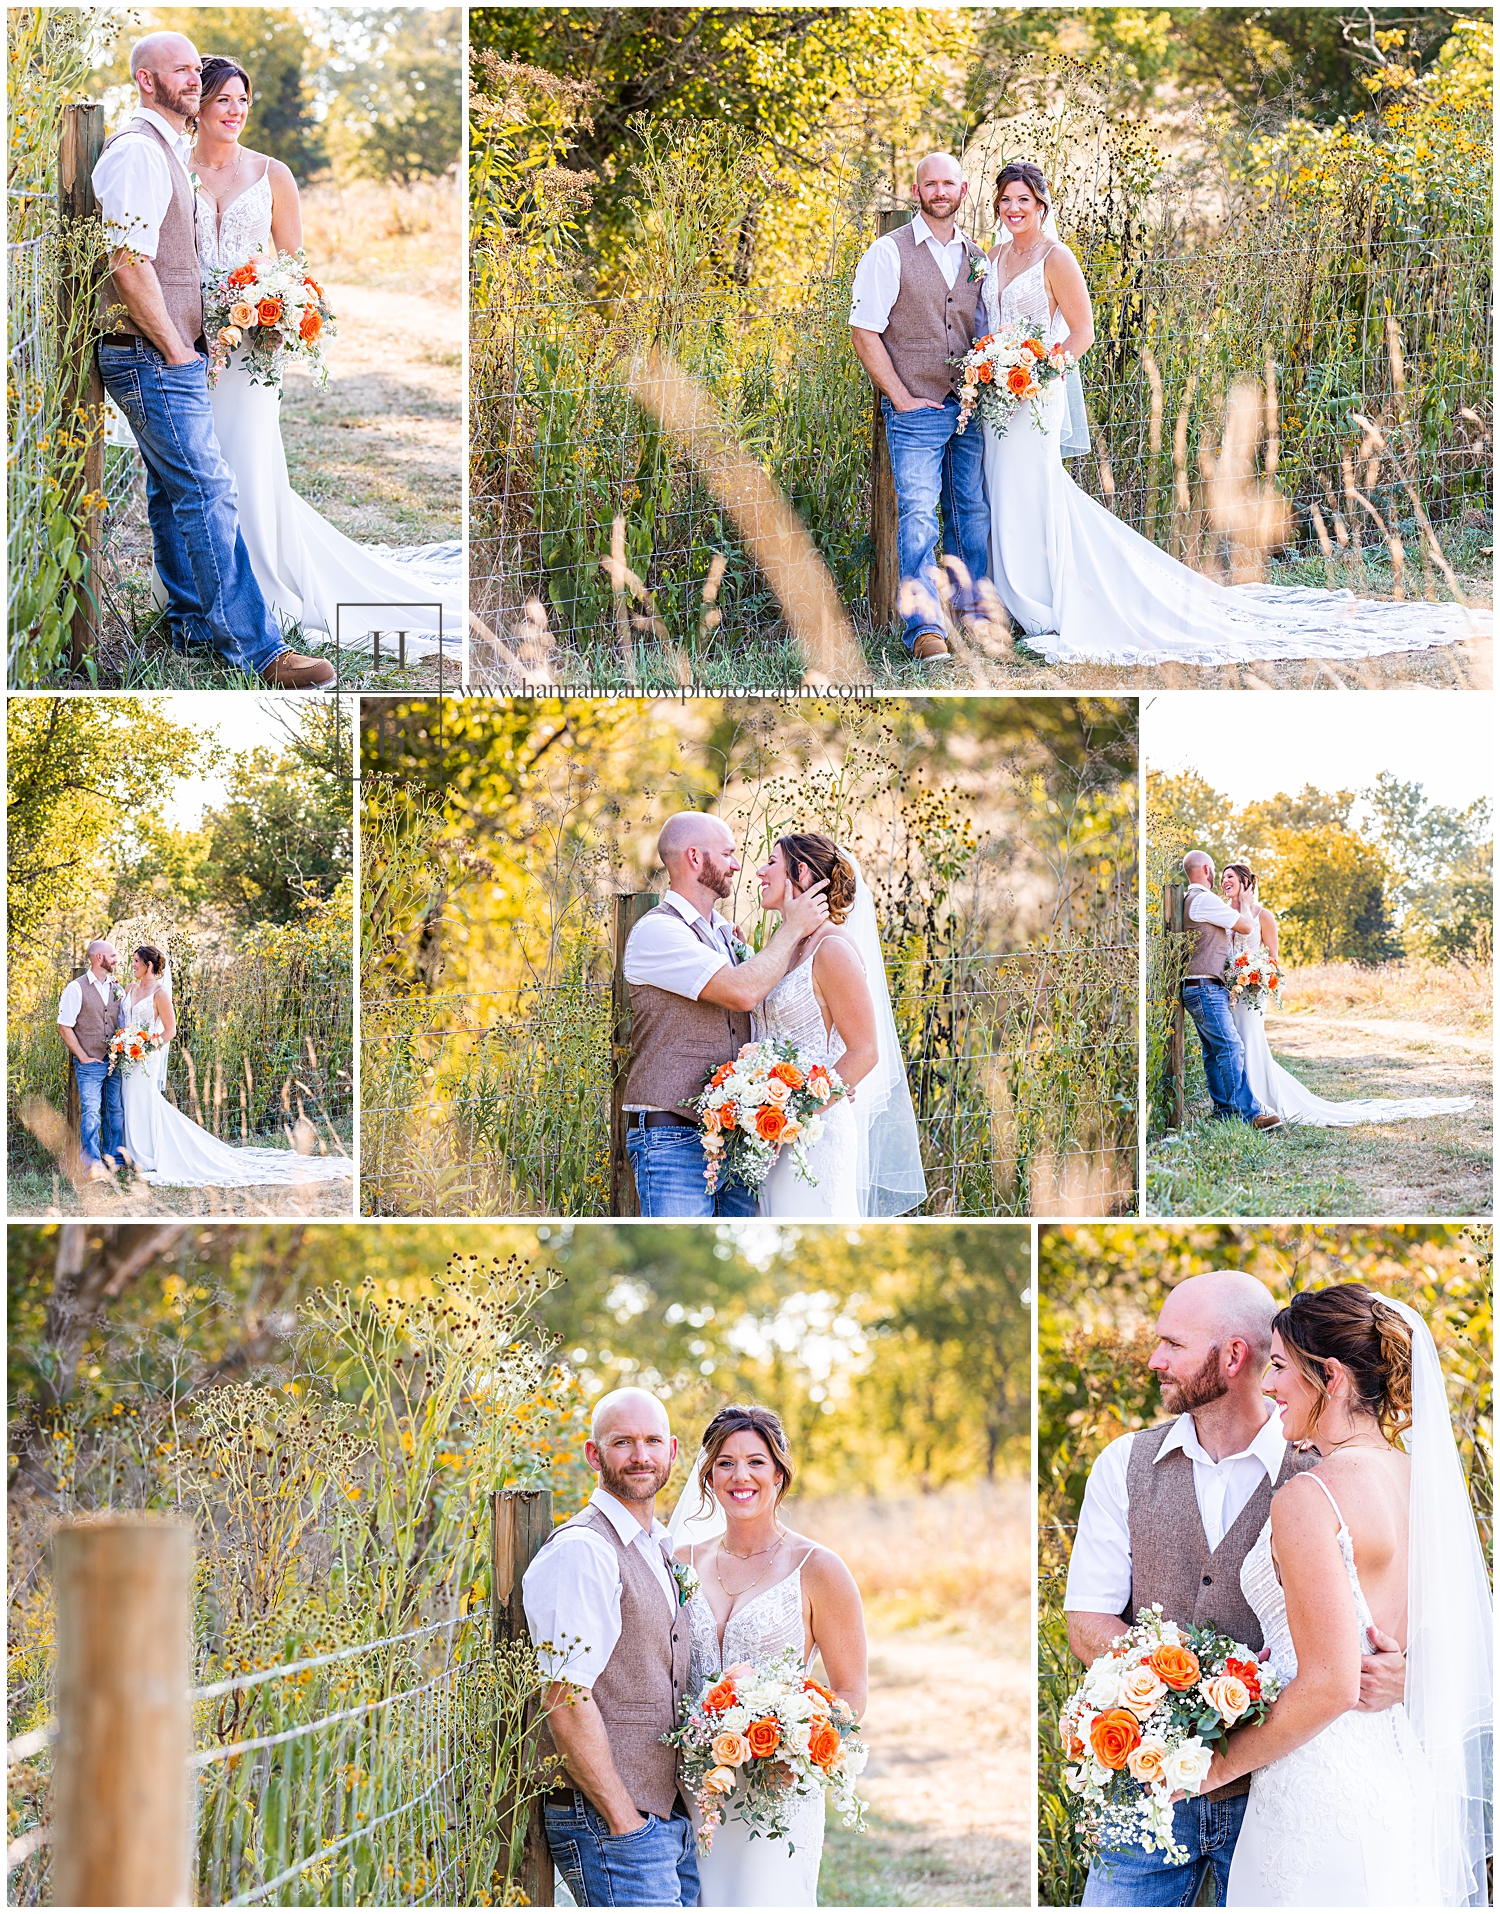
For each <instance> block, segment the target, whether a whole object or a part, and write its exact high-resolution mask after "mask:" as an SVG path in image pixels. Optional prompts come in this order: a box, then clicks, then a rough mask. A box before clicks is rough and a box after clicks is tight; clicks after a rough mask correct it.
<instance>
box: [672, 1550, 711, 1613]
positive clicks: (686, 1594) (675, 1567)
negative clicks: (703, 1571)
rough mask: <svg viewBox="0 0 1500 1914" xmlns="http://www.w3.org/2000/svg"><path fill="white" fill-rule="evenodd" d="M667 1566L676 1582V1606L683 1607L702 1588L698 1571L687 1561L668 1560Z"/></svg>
mask: <svg viewBox="0 0 1500 1914" xmlns="http://www.w3.org/2000/svg"><path fill="white" fill-rule="evenodd" d="M667 1566H668V1567H669V1568H670V1569H671V1571H672V1580H673V1581H674V1582H675V1583H676V1584H677V1606H678V1607H679V1608H682V1607H684V1606H685V1605H686V1604H687V1603H688V1602H690V1601H691V1600H692V1599H693V1597H694V1596H695V1595H696V1594H697V1593H698V1590H699V1589H700V1588H702V1586H703V1584H702V1582H700V1581H699V1579H698V1571H697V1569H695V1568H694V1567H693V1566H692V1564H691V1563H689V1562H678V1561H675V1560H674V1561H670V1562H668V1564H667Z"/></svg>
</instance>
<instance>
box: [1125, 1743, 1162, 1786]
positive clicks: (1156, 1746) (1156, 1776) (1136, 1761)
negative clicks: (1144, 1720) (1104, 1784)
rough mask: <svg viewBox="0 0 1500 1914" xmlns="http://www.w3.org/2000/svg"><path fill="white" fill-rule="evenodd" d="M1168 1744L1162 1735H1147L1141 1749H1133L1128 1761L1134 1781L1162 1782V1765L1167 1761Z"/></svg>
mask: <svg viewBox="0 0 1500 1914" xmlns="http://www.w3.org/2000/svg"><path fill="white" fill-rule="evenodd" d="M1166 1753H1167V1744H1166V1742H1164V1741H1163V1740H1162V1738H1161V1736H1160V1735H1146V1736H1144V1737H1143V1738H1142V1740H1141V1745H1140V1747H1139V1748H1133V1749H1132V1750H1131V1752H1130V1754H1129V1756H1128V1758H1127V1760H1126V1763H1125V1765H1126V1767H1127V1768H1128V1769H1129V1770H1130V1778H1131V1780H1132V1781H1144V1782H1148V1783H1149V1782H1152V1781H1160V1780H1161V1764H1162V1762H1163V1761H1164V1760H1165V1759H1166Z"/></svg>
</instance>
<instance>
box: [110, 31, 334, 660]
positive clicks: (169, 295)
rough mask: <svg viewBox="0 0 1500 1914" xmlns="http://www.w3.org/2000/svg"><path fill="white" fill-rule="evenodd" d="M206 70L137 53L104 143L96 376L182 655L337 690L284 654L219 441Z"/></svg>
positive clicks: (151, 50)
mask: <svg viewBox="0 0 1500 1914" xmlns="http://www.w3.org/2000/svg"><path fill="white" fill-rule="evenodd" d="M200 65H201V62H200V61H199V59H198V55H197V52H196V50H195V49H194V47H193V43H192V41H191V40H187V39H184V37H183V36H182V35H181V34H180V33H151V34H148V35H147V36H146V38H145V39H144V40H139V41H137V42H136V44H135V46H133V47H132V48H131V50H130V77H131V78H132V79H133V80H134V82H135V87H136V96H137V106H136V110H135V112H134V114H133V115H132V116H131V119H130V121H129V124H128V125H127V126H126V127H125V128H124V129H123V130H122V131H121V132H119V133H116V134H115V135H114V137H113V138H112V139H109V140H106V141H105V143H104V151H103V153H102V154H101V156H100V159H99V164H98V165H97V166H96V167H95V168H94V175H93V181H94V191H95V193H96V194H97V195H98V198H99V204H100V207H101V209H102V211H103V216H104V227H105V232H106V233H107V234H108V236H109V239H110V244H111V247H112V250H111V253H110V260H109V265H110V276H109V279H108V281H107V287H106V293H105V308H106V311H105V323H106V325H108V326H109V327H111V328H112V329H111V330H110V331H108V332H106V333H105V334H104V336H103V337H102V338H101V339H100V341H99V376H100V377H101V378H102V379H103V381H104V387H105V390H106V391H107V392H108V393H109V395H110V397H111V398H112V399H113V400H114V402H115V404H116V405H117V406H118V407H119V408H120V410H121V412H123V413H124V415H125V417H126V419H127V420H128V421H129V424H130V429H131V431H132V432H133V433H134V435H135V442H136V445H137V446H138V448H139V450H140V454H141V458H142V461H143V462H144V464H145V467H146V513H147V516H148V517H149V519H150V521H151V543H152V548H153V553H154V556H155V559H156V569H157V572H158V574H159V575H160V577H161V581H162V584H163V585H164V586H165V588H166V593H167V621H168V626H169V629H170V630H171V632H172V640H173V643H174V645H176V646H177V648H178V649H179V650H185V649H186V648H187V647H188V646H189V645H207V646H209V647H211V648H212V649H213V650H215V651H217V652H218V653H219V654H220V655H221V656H222V657H223V659H224V662H225V663H226V664H227V665H231V666H233V667H234V668H236V669H237V670H240V671H244V672H249V673H254V674H255V675H256V676H258V677H259V678H260V679H261V680H262V681H263V682H264V683H266V684H268V685H274V686H276V687H277V688H278V689H279V690H283V691H302V690H309V689H320V688H322V687H324V686H327V685H331V684H332V683H333V681H334V669H333V666H332V665H331V664H329V663H328V662H327V660H326V659H321V658H304V657H302V656H301V655H300V654H299V653H297V652H295V651H292V650H290V649H289V648H288V646H287V644H286V642H285V640H284V639H283V638H282V635H281V628H280V626H279V625H278V623H277V621H276V618H275V616H274V614H273V613H272V611H271V610H270V608H269V606H268V605H267V604H266V601H265V599H264V597H263V596H262V594H261V589H260V586H259V585H258V584H257V583H256V580H255V573H254V572H253V571H252V569H251V566H250V555H249V553H248V551H247V550H246V549H245V541H244V538H243V536H242V535H241V532H240V521H239V495H238V493H237V492H236V490H235V483H234V476H233V474H232V473H231V472H230V470H229V467H228V466H227V465H226V464H225V462H224V458H223V455H222V453H221V452H220V450H219V441H218V439H217V438H216V437H215V435H214V419H213V410H212V408H211V406H210V404H209V397H208V356H207V353H206V351H205V350H204V340H203V290H202V286H201V283H200V281H199V275H198V236H197V222H196V218H195V202H194V191H193V183H192V181H191V179H190V178H189V177H188V159H189V145H188V140H187V137H186V135H185V133H184V128H185V127H186V125H187V123H188V121H189V120H190V119H191V118H192V117H193V115H194V114H195V113H196V111H197V107H198V98H199V94H200V92H201V91H202V83H201V81H200V79H199V69H200Z"/></svg>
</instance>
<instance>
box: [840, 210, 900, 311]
mask: <svg viewBox="0 0 1500 1914" xmlns="http://www.w3.org/2000/svg"><path fill="white" fill-rule="evenodd" d="M900 290H901V255H900V253H899V252H898V251H897V250H896V242H895V240H894V239H892V238H891V236H890V234H889V233H887V234H885V235H884V237H882V238H880V239H877V240H876V241H875V243H874V244H873V245H872V246H868V247H866V249H865V255H864V258H863V259H861V260H860V262H859V264H858V265H857V266H856V267H855V269H854V295H853V298H852V300H851V302H850V306H849V323H850V325H851V326H858V327H859V328H860V329H861V331H864V332H884V331H885V328H886V322H887V321H888V320H889V318H890V316H891V307H892V306H894V305H895V303H896V295H897V294H898V293H899V292H900Z"/></svg>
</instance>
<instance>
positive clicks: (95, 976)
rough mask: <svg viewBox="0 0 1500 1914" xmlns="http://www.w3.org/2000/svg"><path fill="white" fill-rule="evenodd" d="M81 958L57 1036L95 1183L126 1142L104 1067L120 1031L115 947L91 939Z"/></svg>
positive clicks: (121, 1110)
mask: <svg viewBox="0 0 1500 1914" xmlns="http://www.w3.org/2000/svg"><path fill="white" fill-rule="evenodd" d="M85 954H86V956H87V959H88V969H87V970H86V971H85V972H84V973H83V975H82V976H81V977H75V978H74V979H73V980H72V982H71V983H68V984H65V985H64V986H63V994H62V998H61V1001H60V1002H59V1003H58V1006H57V1034H58V1035H59V1036H60V1037H61V1038H62V1040H63V1045H64V1047H65V1048H66V1050H67V1051H68V1054H69V1056H70V1057H71V1058H72V1060H73V1061H72V1069H73V1081H74V1082H75V1083H76V1084H77V1085H78V1111H79V1125H78V1140H79V1147H80V1150H81V1152H82V1155H83V1174H84V1177H85V1179H86V1180H87V1181H88V1182H90V1183H97V1182H99V1181H101V1180H103V1181H106V1182H107V1181H108V1179H109V1172H108V1170H106V1169H105V1167H104V1160H103V1159H108V1160H109V1161H110V1162H114V1161H115V1159H116V1158H118V1156H119V1154H120V1151H121V1148H122V1147H123V1145H124V1142H125V1106H124V1102H123V1100H122V1097H121V1093H120V1077H119V1073H118V1072H117V1071H111V1069H110V1067H109V1040H110V1038H111V1037H112V1036H113V1035H114V1034H115V1032H116V1031H117V1030H118V1029H119V1028H120V1023H121V1019H122V1017H123V1014H124V1013H123V1011H122V1010H121V1007H120V1006H121V1002H122V993H121V990H120V986H119V984H118V983H117V982H116V981H115V965H116V963H117V962H118V959H117V957H116V955H115V947H114V945H113V944H107V943H105V941H104V940H103V938H100V937H96V938H95V939H94V941H93V942H92V943H91V944H90V945H89V947H88V950H87V952H86V953H85Z"/></svg>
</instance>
